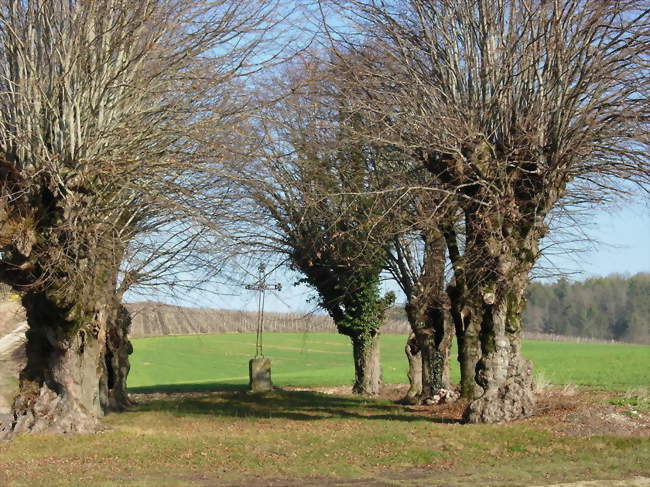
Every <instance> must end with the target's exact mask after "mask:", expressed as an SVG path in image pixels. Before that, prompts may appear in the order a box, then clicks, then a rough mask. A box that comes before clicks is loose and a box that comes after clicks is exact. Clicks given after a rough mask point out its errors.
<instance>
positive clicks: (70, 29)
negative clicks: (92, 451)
mask: <svg viewBox="0 0 650 487" xmlns="http://www.w3.org/2000/svg"><path fill="white" fill-rule="evenodd" d="M300 5H302V4H300ZM311 7H313V8H311ZM310 8H311V10H310ZM298 14H300V15H303V14H304V15H306V16H307V17H305V18H307V19H308V20H309V21H308V22H303V23H301V24H300V25H302V26H303V27H304V28H305V32H306V33H308V34H309V36H310V38H309V42H307V43H305V45H303V46H301V48H300V49H297V48H296V47H295V46H296V44H295V43H294V41H296V39H294V37H301V36H303V37H304V35H305V34H301V35H298V36H295V35H294V34H293V32H294V31H295V30H296V29H297V25H298V22H299V21H298V20H297V17H296V15H298ZM292 22H293V23H292ZM649 26H650V4H649V3H648V2H646V1H636V0H635V1H632V0H623V1H618V2H601V1H597V0H593V1H592V0H561V1H556V2H531V1H528V0H489V1H488V0H479V1H475V0H471V1H470V0H455V1H445V2H434V1H429V0H408V1H406V2H385V1H376V0H321V1H318V2H314V4H311V3H309V2H307V3H305V6H301V7H300V8H299V4H298V3H295V2H294V3H291V2H289V3H284V2H282V1H281V0H264V1H259V2H247V1H244V0H188V1H183V2H178V1H174V0H150V1H146V2H140V3H138V4H137V5H133V4H131V3H125V2H123V1H121V0H98V1H93V2H90V1H86V0H75V1H68V0H66V1H63V0H53V1H50V0H48V1H45V0H42V1H41V0H35V1H30V2H17V1H14V0H0V182H1V183H2V184H1V187H0V189H1V194H0V252H1V257H0V281H1V282H3V283H5V284H8V285H10V286H11V287H12V288H13V289H14V290H15V291H16V292H17V293H18V294H19V295H20V297H21V301H22V304H23V306H24V307H25V309H26V314H27V321H28V324H29V332H28V333H27V365H26V367H25V369H24V370H23V371H22V373H21V376H20V390H19V392H18V394H17V397H16V399H15V401H14V407H13V415H12V416H13V419H12V420H11V422H10V424H8V425H5V429H6V430H7V432H8V434H10V435H11V434H15V433H20V432H24V431H43V430H54V431H64V432H74V431H87V430H93V429H94V428H96V425H97V421H98V418H99V417H101V415H102V414H103V413H104V412H106V411H111V410H121V409H123V408H125V407H127V406H128V404H129V400H128V394H127V393H126V376H127V374H128V369H129V365H128V353H129V350H130V344H129V343H128V338H127V331H128V326H129V320H130V317H129V315H128V312H127V310H126V309H125V308H124V306H123V305H122V299H123V296H124V293H125V292H126V291H127V290H133V289H140V290H148V289H151V288H152V287H158V288H159V287H161V286H163V287H166V288H167V289H170V290H172V291H175V292H177V293H178V292H183V291H184V290H186V289H188V288H190V287H194V288H201V286H203V285H204V284H205V283H207V282H209V281H210V280H214V279H223V278H224V277H225V276H226V275H228V273H234V272H236V270H237V269H240V270H241V269H246V268H247V267H250V266H252V265H254V263H255V261H258V262H259V261H260V260H263V261H265V262H267V263H272V264H275V265H276V267H277V268H282V267H285V268H286V267H288V268H291V269H292V270H294V271H296V272H298V273H299V274H300V275H301V276H302V281H303V282H304V283H306V284H307V285H309V286H310V287H312V288H313V289H314V290H315V291H316V294H317V296H318V304H319V306H320V307H322V308H323V309H324V310H326V311H327V312H328V314H329V315H330V316H331V317H332V319H333V321H334V323H335V325H336V327H337V329H338V331H339V332H340V333H342V334H344V335H346V336H348V337H349V338H350V341H351V345H352V352H353V359H354V366H355V374H354V376H355V380H354V391H355V392H357V393H360V394H374V393H376V392H377V390H378V387H379V382H380V374H379V373H378V365H379V360H378V359H379V329H380V327H381V325H382V323H383V322H384V320H385V318H386V313H387V310H388V309H389V307H390V306H391V305H392V304H393V302H394V299H395V297H394V296H393V295H392V294H391V293H387V294H384V293H382V292H381V288H380V282H381V279H382V276H383V275H384V273H385V272H390V273H391V274H392V276H393V277H394V278H395V280H396V281H397V282H398V284H399V286H400V287H401V289H402V290H403V291H404V294H405V296H406V299H407V302H406V306H405V311H406V314H407V316H408V319H409V322H410V325H411V328H412V332H413V335H412V337H411V338H410V340H409V342H408V345H407V346H408V350H409V353H410V356H413V357H416V356H417V357H419V358H418V359H417V360H414V361H413V363H414V364H416V363H418V361H419V364H420V366H421V370H420V371H419V372H418V373H417V374H416V375H417V376H418V377H419V379H421V386H420V387H416V388H415V389H416V391H415V392H414V394H413V398H412V399H413V400H415V401H426V400H428V399H430V398H431V397H433V396H434V395H435V392H436V391H438V390H440V389H443V388H447V387H448V374H447V369H448V363H449V360H450V357H449V344H450V341H451V340H452V336H455V339H456V340H457V342H458V350H459V354H458V357H457V359H458V360H459V362H460V365H461V384H460V389H461V395H462V397H463V399H464V400H465V401H466V404H467V406H466V409H465V414H464V418H465V420H466V421H468V422H500V421H508V420H512V419H516V418H519V417H522V416H528V415H530V414H532V413H533V411H534V404H535V398H534V395H533V388H532V364H531V363H530V362H529V361H527V360H525V359H524V358H523V357H522V356H521V336H522V326H523V321H522V317H523V312H524V306H525V292H526V289H527V287H528V284H529V275H530V272H531V270H532V269H533V267H534V266H535V264H536V262H537V261H538V260H539V258H540V256H541V254H542V252H543V249H542V248H541V247H540V241H541V240H542V238H544V237H546V236H548V235H549V234H550V235H553V234H554V233H555V229H556V227H555V223H554V222H555V221H557V220H558V219H559V220H562V218H564V217H567V218H571V217H572V215H575V212H577V211H583V210H584V209H590V208H593V207H595V206H597V205H600V204H607V203H609V202H611V201H612V200H615V199H618V198H621V197H634V196H635V195H638V194H647V193H648V190H649V188H650V163H649V160H648V154H649V153H650V152H649V151H648V148H649V147H648V146H649V145H650V140H649V138H648V120H650V117H649V116H648V115H649V114H648V109H649V108H648V107H649V106H650V104H648V94H649V93H650V90H648V87H649V86H650V84H649V82H648V81H649V80H648V75H649V73H650V70H648V61H649V60H648V52H650V49H648V47H650V34H649V33H650V29H649V28H648V27H649ZM269 268H270V266H269Z"/></svg>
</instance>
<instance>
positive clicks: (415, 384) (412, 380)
mask: <svg viewBox="0 0 650 487" xmlns="http://www.w3.org/2000/svg"><path fill="white" fill-rule="evenodd" d="M404 352H405V353H406V358H407V360H408V363H409V371H408V373H407V377H408V380H409V389H408V391H407V392H406V395H405V396H404V398H403V399H402V402H403V403H405V404H416V403H417V401H418V398H419V397H420V394H422V354H421V353H420V349H419V347H418V344H417V340H416V339H415V334H414V333H411V334H410V335H409V337H408V339H407V340H406V346H405V347H404Z"/></svg>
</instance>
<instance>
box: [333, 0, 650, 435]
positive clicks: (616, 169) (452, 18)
mask: <svg viewBox="0 0 650 487" xmlns="http://www.w3.org/2000/svg"><path fill="white" fill-rule="evenodd" d="M337 3H338V4H339V6H341V7H343V8H344V10H343V11H344V12H346V13H348V14H349V15H350V18H353V19H355V20H356V21H358V22H359V23H360V25H362V29H360V31H361V32H363V33H364V35H363V36H360V37H359V39H355V38H354V37H352V36H349V37H348V42H349V43H350V44H353V45H358V46H359V51H360V52H362V51H363V50H365V49H367V46H368V45H372V46H373V49H375V50H379V52H380V53H381V54H380V56H379V57H380V58H383V59H389V60H390V62H389V63H387V64H389V65H390V67H391V70H392V71H390V72H387V71H380V70H374V73H368V76H371V75H373V74H374V76H375V79H377V78H380V79H381V80H382V82H383V83H384V85H389V86H390V88H391V89H390V90H383V92H382V93H381V97H383V99H384V100H386V101H385V103H383V104H380V103H374V104H372V105H370V104H365V106H364V109H365V110H366V111H367V113H375V115H376V120H378V121H381V122H383V123H384V125H385V130H384V132H383V135H382V136H383V137H385V138H386V139H388V140H390V141H392V142H393V143H395V144H400V145H401V146H402V147H404V148H405V149H406V150H410V151H412V153H414V154H416V155H417V156H418V157H420V159H421V161H422V163H423V164H424V165H425V166H426V167H427V168H428V169H429V170H430V172H431V173H432V174H433V175H434V177H435V180H436V185H437V187H438V188H440V189H441V190H445V191H447V192H449V193H450V194H451V193H453V194H455V195H456V201H457V204H458V206H459V208H461V209H462V213H463V220H464V224H463V234H464V235H463V239H462V244H461V243H460V242H461V241H460V240H459V239H458V235H457V234H456V233H455V232H454V231H453V228H451V227H450V228H449V231H448V232H447V233H446V237H447V242H448V247H449V255H450V258H451V260H452V262H453V267H454V283H453V288H452V293H451V294H450V296H452V297H453V299H452V301H453V300H454V299H455V300H456V301H455V302H456V305H455V315H456V318H457V320H458V321H459V323H460V324H461V328H462V329H463V330H464V331H465V335H464V339H463V344H462V346H463V347H465V350H466V351H470V350H475V351H476V355H475V356H474V357H469V358H470V359H471V360H474V359H476V366H475V370H476V374H475V381H476V386H477V389H476V390H477V392H478V394H477V397H475V399H474V400H473V401H472V402H471V403H470V405H469V406H468V408H467V410H466V414H465V417H466V419H467V420H468V421H470V422H497V421H504V420H511V419H515V418H518V417H521V416H526V415H529V414H531V413H532V411H533V408H534V397H533V394H532V387H531V382H532V379H531V370H532V366H531V364H530V362H528V361H527V360H525V359H523V357H522V356H521V350H520V348H521V347H520V343H521V316H522V310H523V307H524V291H525V288H526V286H527V284H528V280H529V272H530V271H531V269H532V267H533V265H534V263H535V262H536V260H537V258H538V256H539V254H540V249H539V242H540V239H541V238H542V237H543V236H544V235H546V233H547V232H548V225H547V221H546V220H547V218H548V215H549V214H550V212H551V210H553V208H555V207H557V205H561V204H562V202H563V199H564V198H565V197H566V196H567V193H568V191H570V190H571V188H575V187H580V188H581V189H582V190H583V191H585V192H587V193H586V195H585V198H586V199H587V200H590V201H595V200H600V199H603V198H605V197H607V196H608V195H611V194H616V193H619V194H620V193H625V192H628V191H629V188H630V186H631V185H634V184H637V185H638V186H639V187H642V188H643V189H644V190H646V191H647V188H648V182H649V179H650V177H649V175H650V171H649V164H648V142H649V141H648V106H649V105H648V87H649V86H650V85H649V83H648V73H649V71H648V52H650V51H649V49H648V48H649V47H650V46H649V44H648V33H649V32H650V31H649V29H648V27H649V26H650V6H649V4H648V2H645V1H630V0H623V1H617V2H601V1H596V0H593V1H591V0H557V1H552V2H534V1H529V0H496V1H487V0H485V1H484V0H479V1H470V0H457V1H442V2H433V1H425V0H409V1H407V2H402V3H400V4H399V5H394V4H392V3H390V2H383V1H374V0H368V1H365V0H351V1H349V2H337ZM375 84H377V83H375ZM377 98H379V94H378V95H377ZM361 102H363V100H361ZM461 248H462V249H464V252H461V251H460V249H461ZM453 307H454V306H453V305H452V308H453ZM457 329H458V326H457ZM470 355H471V354H470Z"/></svg>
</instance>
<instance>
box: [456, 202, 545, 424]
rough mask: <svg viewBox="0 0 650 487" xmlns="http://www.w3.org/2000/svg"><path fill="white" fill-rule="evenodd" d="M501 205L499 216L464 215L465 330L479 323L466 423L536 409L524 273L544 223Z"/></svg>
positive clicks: (515, 415) (512, 417) (525, 413)
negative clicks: (474, 390)
mask: <svg viewBox="0 0 650 487" xmlns="http://www.w3.org/2000/svg"><path fill="white" fill-rule="evenodd" d="M502 203H504V205H503V207H502V210H503V214H496V215H493V214H483V215H481V214H480V212H479V211H474V212H472V213H471V214H469V215H468V216H467V219H466V221H467V235H468V244H467V247H468V252H469V254H470V255H472V256H474V260H473V261H469V262H468V266H467V273H466V275H465V282H466V283H468V284H467V291H466V294H467V298H468V299H467V301H466V302H468V303H472V309H471V313H470V315H471V319H470V322H471V325H470V327H469V330H471V331H472V332H473V331H474V322H477V323H479V327H478V330H479V335H478V337H479V341H480V352H481V356H480V359H479V360H478V362H477V363H476V374H475V381H476V384H477V385H478V386H479V387H480V390H481V393H480V395H479V396H477V397H475V398H474V400H473V401H471V402H470V403H469V405H468V407H467V409H466V410H465V413H464V419H465V420H466V421H467V422H470V423H498V422H502V421H512V420H515V419H518V418H522V417H526V416H530V415H531V414H533V411H534V407H535V396H534V393H533V376H532V363H531V362H530V361H528V360H526V359H524V358H523V357H522V355H521V332H522V314H523V311H524V306H525V291H526V287H527V285H528V274H529V272H530V270H531V269H532V266H533V264H534V262H535V259H536V257H537V254H538V240H539V238H541V232H542V231H543V229H544V225H543V223H542V222H541V219H538V218H535V217H534V212H531V211H528V210H527V211H525V212H524V213H523V214H522V208H521V207H520V206H518V205H517V203H516V201H510V203H509V204H506V203H508V202H507V200H506V201H505V202H502ZM531 214H532V215H533V217H529V215H531ZM504 215H505V216H504ZM522 215H523V216H522ZM479 257H480V258H479ZM469 283H472V287H471V288H470V287H469ZM470 336H471V335H470ZM471 338H472V340H473V339H474V338H473V336H471ZM465 339H467V331H466V332H465ZM468 347H469V345H466V347H465V348H466V349H467V348H468Z"/></svg>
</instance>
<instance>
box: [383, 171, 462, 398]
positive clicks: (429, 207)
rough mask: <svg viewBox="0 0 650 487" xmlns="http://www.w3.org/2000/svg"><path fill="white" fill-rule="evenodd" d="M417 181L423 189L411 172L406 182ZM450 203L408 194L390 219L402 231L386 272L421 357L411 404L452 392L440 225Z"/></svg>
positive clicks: (433, 196)
mask: <svg viewBox="0 0 650 487" xmlns="http://www.w3.org/2000/svg"><path fill="white" fill-rule="evenodd" d="M416 178H421V179H422V180H423V181H422V182H423V187H424V185H425V184H426V179H427V178H426V174H425V175H424V177H423V175H421V174H418V171H417V170H415V171H412V173H411V175H410V180H411V181H413V180H415V179H416ZM405 184H406V182H405ZM448 199H449V198H445V197H444V196H442V195H441V194H438V193H436V192H434V191H430V190H427V189H426V188H425V189H422V188H420V189H417V190H411V191H408V192H407V193H406V194H405V195H404V197H403V198H401V207H400V208H401V211H400V212H396V213H395V215H394V216H393V217H392V220H393V221H394V222H395V223H394V225H395V226H396V227H398V228H404V231H403V232H402V233H401V234H398V235H396V236H395V239H394V245H393V246H392V247H391V248H390V249H389V251H390V252H389V259H388V269H389V271H390V272H391V274H392V275H393V277H394V279H395V280H396V281H397V283H398V284H399V286H400V288H401V289H402V291H403V292H404V295H405V296H406V305H405V310H406V315H407V318H408V321H409V324H410V325H411V329H412V330H413V334H414V338H415V342H416V345H417V346H416V347H415V348H416V349H417V350H418V351H419V353H420V355H421V357H420V359H421V371H420V373H421V391H420V392H419V394H418V395H417V397H409V396H408V395H407V397H406V398H405V399H406V400H411V401H418V402H424V401H427V400H431V399H432V398H433V396H434V395H436V393H438V392H439V391H440V390H441V389H449V388H450V384H449V347H450V346H451V339H452V336H453V325H452V322H451V320H450V314H449V303H448V299H447V295H446V292H445V285H446V282H445V281H446V280H445V271H446V258H447V254H446V246H445V239H444V235H443V230H442V229H443V228H444V225H443V224H442V222H446V221H448V220H449V219H450V218H451V216H450V214H449V211H448V210H447V211H444V210H443V207H444V206H445V205H446V200H448ZM407 355H408V352H407ZM409 358H410V357H409ZM409 394H412V392H411V391H409Z"/></svg>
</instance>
